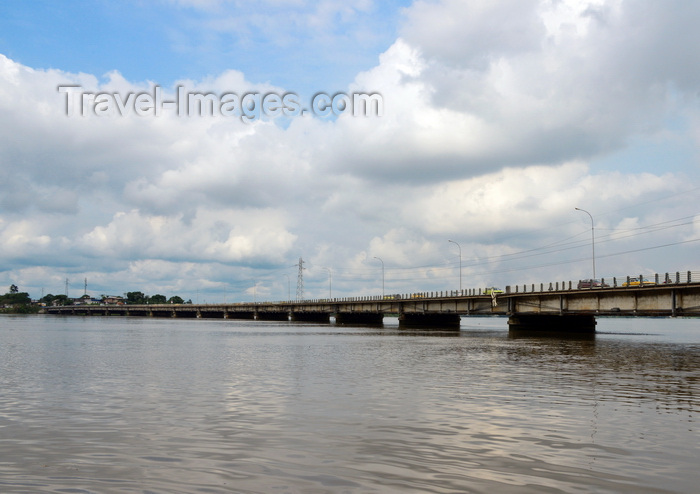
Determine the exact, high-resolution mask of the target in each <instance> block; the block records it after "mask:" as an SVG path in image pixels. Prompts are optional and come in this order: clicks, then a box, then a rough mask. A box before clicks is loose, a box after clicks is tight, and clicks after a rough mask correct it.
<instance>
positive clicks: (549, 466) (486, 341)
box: [0, 316, 700, 494]
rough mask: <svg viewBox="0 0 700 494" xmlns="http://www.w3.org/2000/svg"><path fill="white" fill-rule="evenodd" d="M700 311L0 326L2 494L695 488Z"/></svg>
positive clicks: (3, 319) (698, 477)
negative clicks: (435, 327) (419, 325)
mask: <svg viewBox="0 0 700 494" xmlns="http://www.w3.org/2000/svg"><path fill="white" fill-rule="evenodd" d="M699 419H700V319H685V320H684V319H675V320H671V319H626V318H625V319H600V320H599V322H598V334H596V335H595V336H594V337H590V338H587V339H559V338H547V337H529V336H523V337H516V336H515V335H510V334H509V333H508V331H507V325H506V320H505V319H502V318H475V319H463V321H462V328H461V331H459V332H441V331H436V332H425V331H407V330H399V329H398V327H397V326H396V323H395V321H392V320H388V321H387V323H386V324H385V325H384V326H383V327H379V328H372V327H350V326H335V325H306V324H299V323H266V322H252V321H248V322H247V321H233V320H227V321H224V320H218V321H215V320H181V319H180V320H178V319H147V318H120V317H114V318H106V317H94V318H89V317H82V318H81V317H59V316H24V317H23V316H16V317H13V316H0V492H2V493H19V492H21V493H45V492H53V493H149V494H152V493H158V494H161V493H162V494H172V493H229V492H235V493H265V494H267V493H314V494H316V493H374V492H402V493H404V492H408V493H410V492H415V493H472V492H473V493H482V492H483V493H486V492H498V493H538V494H539V493H550V492H552V493H553V492H566V493H590V492H595V493H608V492H610V493H612V492H615V493H617V492H621V493H639V492H644V493H692V492H698V485H700V463H698V461H699V460H698V458H700V433H699V432H698V422H699Z"/></svg>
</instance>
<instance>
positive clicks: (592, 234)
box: [574, 208, 595, 279]
mask: <svg viewBox="0 0 700 494" xmlns="http://www.w3.org/2000/svg"><path fill="white" fill-rule="evenodd" d="M574 209H575V210H576V211H583V212H584V213H586V214H587V215H588V216H589V217H590V218H591V250H592V251H593V257H592V259H593V279H595V232H594V229H593V216H591V213H589V212H588V211H586V210H585V209H581V208H574Z"/></svg>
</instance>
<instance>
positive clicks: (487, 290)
mask: <svg viewBox="0 0 700 494" xmlns="http://www.w3.org/2000/svg"><path fill="white" fill-rule="evenodd" d="M492 293H503V290H501V289H500V288H496V287H495V286H490V287H488V288H484V295H491V294H492Z"/></svg>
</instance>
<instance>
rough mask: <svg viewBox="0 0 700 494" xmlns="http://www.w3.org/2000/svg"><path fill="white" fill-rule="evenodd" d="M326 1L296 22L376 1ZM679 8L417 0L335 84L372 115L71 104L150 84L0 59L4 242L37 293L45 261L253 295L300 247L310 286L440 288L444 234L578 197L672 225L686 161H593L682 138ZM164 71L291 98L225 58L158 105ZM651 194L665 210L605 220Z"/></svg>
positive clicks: (525, 220)
mask: <svg viewBox="0 0 700 494" xmlns="http://www.w3.org/2000/svg"><path fill="white" fill-rule="evenodd" d="M177 3H178V4H179V5H181V6H189V7H196V8H200V9H202V11H203V12H221V9H225V8H226V2H214V1H206V2H185V1H184V0H182V1H178V2H177ZM343 5H344V4H343V3H342V2H325V3H322V4H320V5H319V6H318V8H317V10H315V15H316V17H315V18H307V19H306V20H305V22H308V23H314V22H318V23H321V24H324V23H325V24H328V23H330V24H332V22H331V21H330V20H329V19H332V18H337V17H338V16H340V17H343V16H353V15H359V14H358V12H367V11H370V10H371V9H373V8H375V7H376V6H375V5H374V4H372V3H371V2H357V3H354V4H352V6H350V7H347V8H346V7H343ZM674 5H675V6H677V7H678V9H677V10H674V9H673V8H670V7H666V4H658V3H655V2H639V3H636V2H635V3H630V2H625V1H622V0H614V1H603V0H590V1H574V0H567V1H562V2H548V1H534V0H533V1H526V2H521V1H503V2H491V1H475V2H467V3H465V2H459V1H455V0H444V1H440V2H428V1H417V2H415V3H414V4H413V5H412V6H411V7H410V8H408V9H406V10H405V16H404V24H403V28H402V30H401V37H400V38H398V39H396V40H394V42H393V43H392V44H391V45H390V46H388V47H387V49H386V50H385V51H384V53H383V54H382V55H381V56H380V58H379V60H378V62H377V64H376V66H374V67H372V68H371V69H369V70H366V71H364V72H361V73H359V74H357V75H356V77H355V78H354V80H353V81H352V82H350V83H349V84H348V87H347V91H348V92H351V91H367V92H377V93H380V94H381V95H382V97H383V103H384V115H383V116H382V117H351V116H348V115H344V116H340V117H338V118H334V119H321V118H314V117H310V116H305V117H293V118H290V119H286V120H284V121H281V120H277V121H275V120H269V119H265V118H262V119H259V120H257V121H255V122H252V123H250V122H243V121H241V119H240V118H230V117H222V116H206V117H187V118H183V117H178V116H177V115H176V114H175V113H174V112H165V114H163V115H160V116H158V117H154V116H138V115H133V114H132V115H129V116H126V117H120V116H118V115H111V116H99V117H98V116H94V115H93V116H86V117H80V116H75V115H74V116H67V115H66V114H65V95H64V94H62V93H60V92H59V91H57V87H58V86H59V85H65V84H73V85H79V86H81V87H82V88H84V89H85V90H87V91H93V92H99V91H102V92H119V93H120V94H126V93H129V92H143V91H146V92H149V91H153V88H154V85H155V84H156V83H154V82H145V83H139V82H133V81H129V80H127V79H126V78H124V77H123V76H122V75H121V74H120V73H119V72H111V73H108V74H106V75H99V74H74V73H68V72H63V71H60V70H37V69H34V68H31V67H27V66H24V65H22V64H20V63H18V62H16V61H13V60H11V59H9V58H7V57H5V56H2V55H0V130H2V132H0V178H2V180H1V181H0V240H1V241H2V245H1V246H0V247H1V249H2V252H3V255H4V256H5V259H15V260H17V266H19V265H20V264H21V266H22V273H24V275H26V276H27V277H28V279H31V281H30V283H32V284H33V285H32V286H34V287H37V286H41V285H42V284H43V283H42V282H41V280H39V279H38V278H40V277H42V276H44V277H45V276H46V273H47V272H50V271H51V270H52V269H54V270H56V271H59V272H63V271H61V270H68V271H67V272H70V273H73V274H75V273H79V272H83V273H89V274H90V277H91V278H92V279H95V280H99V282H100V283H105V286H107V285H108V283H110V282H109V281H108V280H112V281H111V283H113V284H115V286H117V285H118V286H123V285H124V284H125V283H126V282H127V280H129V279H137V280H139V282H140V283H143V284H144V285H146V286H151V287H157V286H159V285H158V284H159V283H160V285H161V286H164V287H167V288H168V289H177V288H178V287H182V286H184V285H183V281H182V278H183V277H186V278H189V279H191V280H196V283H197V285H198V286H201V287H203V288H202V289H203V290H205V289H206V290H221V289H222V287H223V286H224V285H225V280H223V279H222V278H223V277H224V276H226V277H228V278H229V279H240V280H244V279H245V280H247V281H245V282H241V283H243V285H245V290H249V289H250V286H251V284H250V283H249V280H250V279H254V278H261V277H262V279H265V276H268V277H269V280H272V279H273V278H274V280H275V281H274V284H275V286H276V285H278V284H279V283H280V280H279V278H282V277H281V276H280V274H279V273H276V274H274V275H273V274H270V271H269V270H270V269H276V270H279V269H287V270H289V268H290V267H291V266H292V265H293V264H294V263H295V262H296V260H297V259H298V258H299V257H300V256H303V257H305V258H307V259H309V260H311V262H312V265H313V266H315V267H316V271H317V272H316V276H317V277H318V278H319V279H321V278H323V276H324V272H323V270H321V271H319V270H318V268H319V267H320V266H323V267H331V268H332V269H334V270H337V271H338V287H339V289H340V287H343V288H342V289H343V290H344V291H345V293H357V292H362V290H364V289H366V288H367V287H368V286H370V285H371V283H370V282H371V281H372V276H374V275H375V274H376V272H375V271H376V266H374V267H372V266H370V265H368V263H367V261H368V259H370V260H371V259H372V258H373V257H374V256H377V257H380V258H381V259H382V260H383V261H384V262H385V263H386V264H387V266H391V269H394V270H398V269H409V270H410V269H413V268H412V266H413V267H415V266H423V268H420V269H419V270H417V271H415V272H410V273H409V272H408V271H407V272H404V274H400V273H399V272H398V271H394V275H393V276H392V277H391V279H392V280H393V282H392V283H393V286H392V289H393V290H399V289H400V288H403V287H405V288H406V289H407V290H419V287H413V285H415V284H417V283H423V282H425V283H426V284H429V285H430V286H444V285H440V283H441V281H440V280H442V279H444V278H445V277H450V279H451V280H452V281H453V278H454V270H455V269H456V264H455V255H454V254H455V253H454V252H450V251H449V248H450V246H449V245H446V243H447V242H446V241H447V239H448V238H453V239H455V240H457V241H459V242H460V243H461V245H462V247H463V248H464V250H465V251H469V252H472V258H473V259H479V258H481V259H486V258H489V259H492V260H493V259H498V258H499V256H502V255H506V254H513V253H516V252H518V251H519V250H520V249H526V248H531V247H532V246H533V245H534V246H537V245H546V244H548V243H552V242H559V241H560V240H561V238H564V237H567V236H572V235H573V236H575V235H578V234H579V233H580V232H582V231H585V230H586V228H587V225H585V221H584V220H585V218H577V217H575V215H573V216H572V210H573V207H575V206H581V207H586V208H587V209H592V210H594V211H593V212H594V213H596V216H598V214H601V216H602V217H601V218H600V219H599V221H600V222H601V227H605V228H610V229H617V231H624V230H626V229H630V228H632V227H633V225H637V226H636V227H635V228H639V227H643V226H644V225H645V224H647V223H650V222H656V221H662V220H663V217H664V215H678V217H680V216H682V215H683V214H685V213H686V212H687V211H683V208H684V207H687V206H682V201H679V200H675V199H674V198H673V195H674V192H677V191H679V190H682V189H683V187H684V180H685V179H684V174H687V173H688V170H683V169H668V170H666V169H658V170H653V171H649V170H645V171H639V172H637V171H630V169H629V168H627V169H625V170H615V169H598V168H596V162H597V160H599V159H601V158H603V157H608V158H610V157H612V156H615V153H617V152H620V151H623V150H625V149H626V147H627V146H629V145H630V142H632V141H634V140H643V139H646V138H648V137H652V136H653V137H656V138H660V139H661V140H663V141H664V142H670V143H672V144H673V145H677V144H679V143H680V144H681V145H688V146H691V147H692V146H695V147H697V142H698V135H700V134H698V132H697V128H698V125H697V122H698V121H700V120H699V119H698V107H697V87H698V82H700V81H698V77H700V76H698V75H697V71H694V70H691V69H690V68H689V67H691V66H696V65H697V63H695V62H700V60H696V59H697V57H698V56H700V55H699V54H698V53H696V52H697V50H694V48H693V47H694V46H697V41H698V40H697V39H696V37H697V36H698V35H697V34H694V33H695V32H696V30H694V29H690V28H688V29H678V28H677V27H676V26H677V25H680V26H688V22H689V21H688V19H691V18H697V12H695V9H697V8H698V7H696V6H694V5H693V4H689V3H677V4H674ZM290 8H291V7H290ZM212 15H213V14H212ZM217 15H218V14H217ZM314 19H315V20H314ZM279 21H280V19H279V18H276V20H275V22H279ZM676 22H678V23H680V24H676ZM222 29H223V27H222ZM682 55H685V56H682ZM177 85H181V86H183V87H185V88H186V89H187V90H189V91H201V92H213V93H216V94H221V93H222V92H226V91H236V92H240V93H242V92H245V91H256V92H262V93H266V92H278V93H283V92H285V91H286V90H288V88H283V87H276V86H273V85H270V84H269V83H266V82H256V81H251V80H249V77H248V76H247V75H246V74H243V73H242V72H240V71H237V70H225V71H222V72H221V73H220V74H214V75H210V76H207V77H203V78H201V80H182V81H179V82H178V83H176V84H175V85H173V86H172V87H166V88H163V90H164V93H165V97H167V98H172V97H174V94H175V92H176V86H177ZM693 105H694V106H693ZM669 119H671V120H673V121H674V125H673V126H669V125H668V121H669ZM679 129H680V130H679ZM659 136H661V137H659ZM662 196H663V197H669V199H668V200H667V201H666V202H665V203H664V205H665V209H664V210H663V211H661V212H660V211H650V209H652V208H647V209H644V208H643V209H638V210H636V211H635V212H634V213H630V212H629V211H625V212H623V213H616V212H615V211H616V210H620V209H622V208H626V207H630V206H632V205H634V204H639V203H644V202H646V201H649V200H654V198H657V197H662ZM657 204H658V203H657ZM603 213H605V214H603ZM606 215H607V216H606ZM579 220H581V221H579ZM552 225H555V226H556V225H562V226H556V227H553V226H552ZM528 232H529V233H528ZM516 234H517V235H521V236H520V237H517V235H516ZM688 234H689V233H688V232H685V233H684V235H686V238H687V235H688ZM509 235H511V236H513V235H516V237H509ZM452 247H454V246H452ZM20 253H21V254H20ZM563 255H565V254H563ZM30 258H33V259H34V261H33V263H34V265H35V266H34V267H36V268H37V269H35V270H34V271H31V270H30V267H31V264H32V261H30ZM20 259H21V263H20V261H19V260H20ZM474 262H476V261H474ZM489 262H490V263H492V262H493V263H496V264H498V263H500V262H501V261H498V262H496V261H489ZM426 266H427V267H426ZM431 266H432V267H431ZM636 267H637V266H635V268H636ZM12 268H13V266H12V265H11V264H8V262H6V266H5V272H6V273H10V272H11V271H12ZM469 269H471V270H472V272H473V273H477V272H479V270H481V272H485V269H486V268H484V267H483V266H482V267H479V266H478V265H477V264H473V265H472V266H471V268H469ZM558 269H561V268H556V267H555V268H552V271H553V272H556V273H557V274H558V273H559V271H557V270H558ZM137 272H138V273H140V274H139V275H138V277H137V276H136V273H137ZM107 273H109V275H107ZM159 273H160V274H159ZM341 273H342V274H341ZM285 274H287V275H288V276H289V275H292V276H294V272H293V270H289V271H288V272H285ZM8 276H9V275H8ZM13 276H14V275H13ZM504 276H505V275H504ZM62 278H63V276H62V275H61V276H56V275H52V276H51V280H52V282H53V283H55V282H56V280H60V279H62ZM13 279H14V278H13ZM487 279H489V275H488V273H486V274H483V280H482V279H480V281H484V282H486V280H487ZM272 286H273V281H268V282H267V283H261V285H260V290H261V291H260V292H258V293H266V291H265V290H268V292H267V293H270V292H269V290H271V287H272ZM204 287H206V288H204ZM266 287H267V288H266ZM276 289H277V290H278V291H279V290H280V288H279V287H276ZM319 290H321V288H319ZM54 291H56V290H54ZM105 291H109V290H106V289H105ZM163 291H165V290H163Z"/></svg>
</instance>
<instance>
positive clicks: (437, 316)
mask: <svg viewBox="0 0 700 494" xmlns="http://www.w3.org/2000/svg"><path fill="white" fill-rule="evenodd" d="M459 322H460V318H459V314H456V313H453V312H450V313H444V312H436V313H429V312H404V313H402V314H400V315H399V326H429V327H434V328H436V329H437V328H441V327H442V328H444V327H449V328H450V329H458V328H459Z"/></svg>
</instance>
